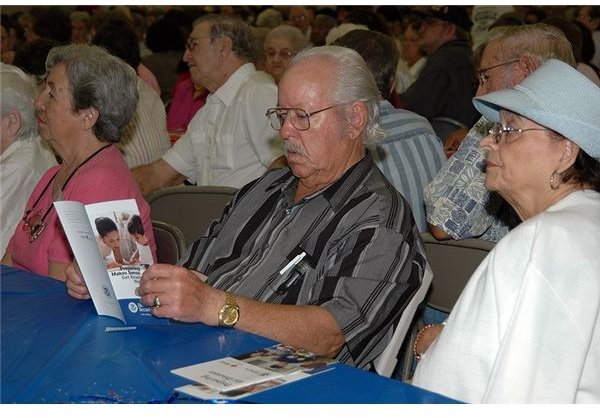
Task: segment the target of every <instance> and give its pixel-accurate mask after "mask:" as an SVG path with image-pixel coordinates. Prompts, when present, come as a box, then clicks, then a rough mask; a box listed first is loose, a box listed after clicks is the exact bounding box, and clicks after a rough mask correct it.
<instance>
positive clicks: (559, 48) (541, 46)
mask: <svg viewBox="0 0 600 418" xmlns="http://www.w3.org/2000/svg"><path fill="white" fill-rule="evenodd" d="M496 42H499V43H501V44H502V46H503V47H502V48H501V51H502V52H501V54H502V55H503V56H502V57H498V58H499V59H502V60H506V61H509V60H513V59H518V58H520V57H523V56H528V57H532V58H534V59H535V60H536V61H537V64H538V65H542V64H543V63H544V62H546V61H547V60H549V59H551V58H555V59H557V60H560V61H563V62H566V63H567V64H569V65H571V66H573V67H574V66H575V64H576V62H575V56H574V55H573V47H572V46H571V43H570V42H569V40H568V39H567V38H566V36H565V35H564V33H563V32H562V31H561V30H560V29H558V28H557V27H554V26H550V25H547V24H545V23H535V24H530V25H516V26H497V27H494V28H492V29H490V31H489V32H488V35H487V39H486V43H487V45H489V44H491V43H496Z"/></svg>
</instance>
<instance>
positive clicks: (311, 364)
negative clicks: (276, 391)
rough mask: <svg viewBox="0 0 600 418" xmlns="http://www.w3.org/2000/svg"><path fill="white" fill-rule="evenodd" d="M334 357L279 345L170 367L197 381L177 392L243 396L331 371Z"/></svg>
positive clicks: (192, 394) (215, 397)
mask: <svg viewBox="0 0 600 418" xmlns="http://www.w3.org/2000/svg"><path fill="white" fill-rule="evenodd" d="M332 363H335V360H333V359H330V358H327V357H323V356H318V355H316V354H314V353H311V352H309V351H306V350H302V349H297V348H294V347H290V346H286V345H283V344H278V345H275V346H273V347H267V348H264V349H261V350H258V351H254V352H251V353H248V354H244V355H241V356H236V357H225V358H222V359H218V360H213V361H208V362H204V363H199V364H195V365H192V366H187V367H181V368H178V369H174V370H171V372H172V373H174V374H177V375H179V376H182V377H185V378H186V379H189V380H193V381H194V382H195V383H193V384H189V385H185V386H181V387H178V388H176V390H177V391H179V392H183V393H186V394H188V395H191V396H194V397H198V398H202V399H240V398H243V397H245V396H249V395H251V394H254V393H258V392H262V391H264V390H267V389H271V388H274V387H277V386H280V385H283V384H286V383H290V382H294V381H296V380H300V379H304V378H307V377H309V376H312V375H315V374H317V373H322V372H325V371H329V370H332V367H331V364H332Z"/></svg>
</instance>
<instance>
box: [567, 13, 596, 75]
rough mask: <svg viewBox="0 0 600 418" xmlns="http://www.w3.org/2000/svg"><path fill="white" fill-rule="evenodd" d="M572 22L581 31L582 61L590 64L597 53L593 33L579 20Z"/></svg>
mask: <svg viewBox="0 0 600 418" xmlns="http://www.w3.org/2000/svg"><path fill="white" fill-rule="evenodd" d="M572 22H573V23H574V24H575V25H577V27H579V29H580V30H581V61H582V62H585V63H586V64H589V63H590V61H591V60H592V58H593V56H594V54H595V53H596V45H595V44H594V38H592V31H591V30H590V28H588V27H587V26H586V25H585V23H582V22H580V21H579V20H573V21H572Z"/></svg>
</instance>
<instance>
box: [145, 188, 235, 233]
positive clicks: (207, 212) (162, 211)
mask: <svg viewBox="0 0 600 418" xmlns="http://www.w3.org/2000/svg"><path fill="white" fill-rule="evenodd" d="M235 192H237V189H235V188H233V187H219V186H175V187H165V188H162V189H159V190H157V191H155V192H154V193H152V194H151V195H150V196H148V197H147V198H146V200H147V201H148V203H149V204H150V210H151V217H152V219H155V220H159V221H163V222H167V223H170V224H171V225H175V226H177V227H178V228H179V229H180V230H181V231H182V232H183V235H184V236H185V241H186V244H187V245H191V244H192V243H193V242H194V241H196V240H197V239H198V238H199V237H200V236H202V234H204V232H205V231H206V229H207V228H208V226H209V225H210V224H211V222H212V221H213V220H214V219H216V218H219V217H220V216H221V215H222V213H223V209H224V208H225V206H226V205H227V203H229V201H230V200H231V198H232V197H233V195H234V194H235Z"/></svg>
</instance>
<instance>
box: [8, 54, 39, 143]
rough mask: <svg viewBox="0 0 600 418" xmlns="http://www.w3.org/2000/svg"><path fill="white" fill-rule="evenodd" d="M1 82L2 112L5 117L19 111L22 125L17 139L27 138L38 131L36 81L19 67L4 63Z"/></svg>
mask: <svg viewBox="0 0 600 418" xmlns="http://www.w3.org/2000/svg"><path fill="white" fill-rule="evenodd" d="M0 68H1V73H0V74H1V75H0V78H1V79H2V83H0V86H1V90H0V112H1V113H2V117H3V118H4V117H5V116H6V115H8V113H10V112H12V111H17V112H19V114H20V115H21V127H20V128H19V132H17V137H16V139H17V140H20V139H25V138H28V137H29V136H31V134H33V133H37V123H36V118H35V107H34V102H35V99H36V96H37V90H36V86H35V82H34V81H33V80H32V79H30V78H29V77H28V76H27V75H26V74H25V73H24V72H22V71H21V70H19V69H18V68H17V67H14V66H12V65H8V64H2V66H1V67H0Z"/></svg>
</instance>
